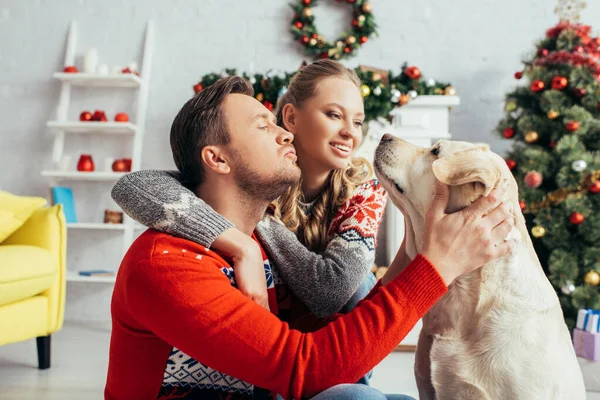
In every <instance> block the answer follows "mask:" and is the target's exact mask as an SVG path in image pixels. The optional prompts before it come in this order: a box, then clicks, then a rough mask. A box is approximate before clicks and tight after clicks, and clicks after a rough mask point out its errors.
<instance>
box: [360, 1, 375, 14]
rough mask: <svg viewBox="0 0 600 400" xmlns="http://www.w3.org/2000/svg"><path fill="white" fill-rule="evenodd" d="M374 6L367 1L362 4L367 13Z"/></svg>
mask: <svg viewBox="0 0 600 400" xmlns="http://www.w3.org/2000/svg"><path fill="white" fill-rule="evenodd" d="M372 9H373V8H372V7H371V3H365V4H363V6H362V10H363V11H364V12H366V13H370V12H371V10H372Z"/></svg>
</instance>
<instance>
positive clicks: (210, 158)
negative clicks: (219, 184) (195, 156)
mask: <svg viewBox="0 0 600 400" xmlns="http://www.w3.org/2000/svg"><path fill="white" fill-rule="evenodd" d="M200 154H201V156H202V162H204V165H205V166H206V168H208V169H210V170H212V171H214V172H216V173H217V174H223V175H225V174H228V173H229V172H231V167H230V166H229V161H228V157H227V155H226V154H225V152H224V151H223V149H222V148H220V147H219V146H204V148H202V151H201V153H200Z"/></svg>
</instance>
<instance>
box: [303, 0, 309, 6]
mask: <svg viewBox="0 0 600 400" xmlns="http://www.w3.org/2000/svg"><path fill="white" fill-rule="evenodd" d="M302 4H304V5H305V6H307V5H309V4H310V0H302Z"/></svg>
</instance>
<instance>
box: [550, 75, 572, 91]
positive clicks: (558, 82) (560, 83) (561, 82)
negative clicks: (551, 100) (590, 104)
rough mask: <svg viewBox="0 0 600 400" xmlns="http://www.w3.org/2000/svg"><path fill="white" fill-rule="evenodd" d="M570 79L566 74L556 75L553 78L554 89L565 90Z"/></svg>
mask: <svg viewBox="0 0 600 400" xmlns="http://www.w3.org/2000/svg"><path fill="white" fill-rule="evenodd" d="M568 84H569V81H568V79H567V78H565V77H564V76H560V75H559V76H555V77H554V78H552V89H554V90H563V89H564V88H566V87H567V85H568Z"/></svg>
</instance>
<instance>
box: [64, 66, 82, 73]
mask: <svg viewBox="0 0 600 400" xmlns="http://www.w3.org/2000/svg"><path fill="white" fill-rule="evenodd" d="M63 72H66V73H68V74H74V73H76V72H79V70H78V69H77V67H76V66H74V65H69V66H66V67H65V69H63Z"/></svg>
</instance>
